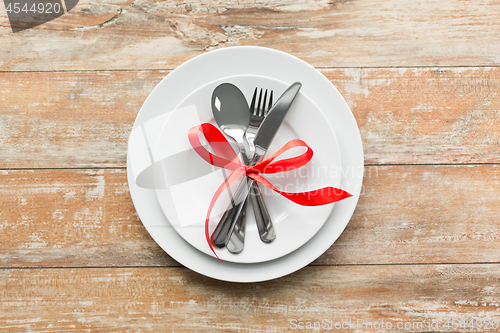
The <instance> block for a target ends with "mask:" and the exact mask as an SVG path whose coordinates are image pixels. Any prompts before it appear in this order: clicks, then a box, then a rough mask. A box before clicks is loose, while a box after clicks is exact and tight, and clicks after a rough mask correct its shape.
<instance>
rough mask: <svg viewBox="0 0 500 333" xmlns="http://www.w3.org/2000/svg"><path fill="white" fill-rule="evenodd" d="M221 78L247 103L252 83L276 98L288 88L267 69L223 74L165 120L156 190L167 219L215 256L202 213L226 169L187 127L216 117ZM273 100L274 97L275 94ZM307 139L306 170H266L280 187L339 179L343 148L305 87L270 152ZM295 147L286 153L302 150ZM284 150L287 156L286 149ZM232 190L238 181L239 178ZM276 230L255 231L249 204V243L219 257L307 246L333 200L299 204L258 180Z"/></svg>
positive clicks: (266, 256)
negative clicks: (263, 234) (264, 236)
mask: <svg viewBox="0 0 500 333" xmlns="http://www.w3.org/2000/svg"><path fill="white" fill-rule="evenodd" d="M221 83H232V84H234V85H236V86H237V87H238V88H240V90H241V91H242V92H243V94H244V95H245V97H246V99H247V101H248V103H249V104H250V101H251V98H252V94H253V91H254V89H255V87H264V88H266V89H270V90H273V93H274V94H275V96H276V97H275V98H278V97H279V96H280V95H281V94H282V93H283V92H284V91H285V90H286V89H287V88H288V86H289V85H287V84H286V83H284V82H281V81H278V80H275V79H271V78H268V77H264V76H255V75H239V76H232V77H226V78H223V79H219V80H216V81H213V82H210V83H209V84H206V85H204V86H203V87H201V88H199V89H197V90H196V91H194V92H193V93H191V94H190V95H189V96H188V97H186V98H185V99H184V100H183V101H182V102H181V103H180V104H179V105H178V106H177V108H176V110H174V111H173V112H170V116H169V118H168V119H167V121H166V122H165V125H164V126H163V128H162V130H161V132H160V135H159V137H158V143H157V145H156V150H155V152H154V156H153V158H154V161H155V162H157V163H159V168H158V170H159V171H160V172H161V174H159V175H157V178H156V186H155V187H156V188H157V190H156V193H157V196H158V199H159V203H160V206H161V207H162V209H163V212H164V214H165V216H166V217H167V220H168V221H169V222H170V223H171V224H172V226H173V227H174V229H175V230H176V231H177V232H178V233H179V234H180V235H181V236H182V237H183V238H184V239H185V240H186V241H187V242H188V243H190V244H191V245H192V246H194V247H195V248H197V249H198V250H200V251H202V252H204V253H206V254H208V255H210V256H214V254H213V252H212V251H211V249H210V247H209V246H208V244H207V241H206V238H205V216H206V214H207V207H208V206H209V204H210V201H211V199H212V197H213V195H214V193H215V191H216V190H217V188H218V187H219V185H220V184H222V182H223V181H224V179H225V178H226V177H227V176H228V174H229V172H227V171H225V172H224V171H223V170H221V169H219V168H216V169H214V168H212V167H211V166H210V165H209V164H208V163H207V162H205V161H203V160H202V159H201V158H200V157H199V156H198V155H197V154H196V152H195V151H194V149H192V147H191V145H190V143H189V140H188V136H187V133H188V131H189V129H190V128H192V127H194V126H197V125H200V124H201V123H212V124H215V120H214V117H213V115H212V110H211V104H210V102H211V97H212V92H213V91H214V89H215V88H216V87H217V86H218V85H219V84H221ZM275 101H276V100H275ZM292 139H301V140H304V141H305V142H306V143H307V144H308V145H309V147H311V149H312V150H313V152H314V156H313V158H312V160H311V161H310V162H309V163H308V164H307V165H306V166H304V167H302V168H301V169H297V170H294V171H290V172H283V173H280V174H275V175H265V177H266V178H267V179H268V180H270V181H271V183H273V184H274V185H275V186H276V187H278V188H279V189H281V190H284V191H287V192H303V191H311V190H316V189H320V188H323V187H326V186H333V187H338V186H340V181H341V163H340V150H339V148H338V144H337V139H336V137H335V135H334V133H333V130H332V128H331V126H330V124H329V123H328V121H327V120H326V118H325V116H324V115H323V114H322V112H321V110H319V109H318V107H317V106H316V105H315V104H314V103H313V102H312V100H311V99H309V98H308V97H307V96H305V95H304V94H303V93H300V92H299V94H298V95H297V97H296V98H295V100H294V102H293V104H292V106H291V107H290V110H289V112H288V114H287V116H286V118H285V120H284V122H283V124H282V125H281V127H280V129H279V131H278V133H277V135H276V137H275V139H274V141H273V143H272V145H271V147H270V148H269V151H268V154H267V155H268V156H269V155H271V154H272V153H274V152H275V151H277V150H278V149H279V148H281V147H282V146H284V145H285V144H286V143H287V142H288V141H289V140H292ZM303 150H304V149H303V148H302V149H295V152H294V151H290V152H288V155H289V156H288V157H291V156H296V155H298V154H300V153H302V152H303ZM283 157H284V156H283ZM234 185H235V186H234V187H233V193H234V190H235V188H236V187H237V186H236V185H237V183H235V184H234ZM260 187H261V190H262V193H263V197H264V200H265V202H266V205H267V207H268V209H269V212H270V214H271V218H272V221H273V225H274V227H275V231H276V239H275V240H274V241H273V242H272V243H263V242H262V241H261V240H260V238H259V234H258V230H257V226H256V224H255V217H254V215H253V210H252V209H250V207H249V209H248V217H247V227H246V236H245V247H244V249H243V251H242V252H241V253H239V254H237V255H235V254H231V253H229V251H227V249H218V248H214V250H215V252H216V253H217V255H218V256H219V258H220V259H221V260H225V261H232V262H239V263H258V262H264V261H268V260H274V259H277V258H279V257H282V256H284V255H286V254H289V253H290V252H292V251H294V250H296V249H298V248H299V247H301V246H302V245H304V244H305V243H306V242H307V241H308V240H309V239H311V237H312V236H314V234H316V232H317V231H318V230H319V229H320V228H321V227H322V226H323V224H324V223H325V221H326V219H327V218H328V216H329V215H330V213H331V211H332V208H333V204H329V205H324V206H316V207H307V206H301V205H297V204H295V203H293V202H291V201H289V200H287V199H286V198H284V197H282V196H281V195H279V194H277V193H275V192H274V191H272V190H270V189H268V188H266V187H264V186H260ZM224 194H225V195H224V196H221V198H219V201H218V204H217V205H216V206H215V208H216V209H214V210H213V211H212V217H213V218H212V219H211V222H212V223H211V225H212V227H211V230H213V229H214V228H215V226H216V225H217V222H218V221H219V219H220V217H221V216H222V213H223V212H224V210H225V209H226V207H227V205H228V204H229V202H230V196H229V193H228V192H225V193H224Z"/></svg>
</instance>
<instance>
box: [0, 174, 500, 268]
mask: <svg viewBox="0 0 500 333" xmlns="http://www.w3.org/2000/svg"><path fill="white" fill-rule="evenodd" d="M365 174H366V176H365V181H364V185H363V191H362V195H361V199H360V202H359V204H358V208H357V209H356V211H355V213H354V215H353V217H352V219H351V221H350V222H349V224H348V226H347V228H346V230H345V231H344V233H343V234H342V235H341V237H340V238H339V239H338V240H337V242H336V243H335V244H334V245H333V246H332V247H331V248H330V249H329V250H328V251H327V252H326V253H325V254H323V255H322V256H321V257H320V258H319V259H317V260H316V261H315V262H314V265H338V264H347V265H360V264H416V263H418V264H424V263H436V264H437V263H477V262H484V263H494V262H498V258H499V256H500V248H499V246H498V244H499V241H500V225H499V224H498V222H497V217H498V216H499V215H500V208H499V206H498V205H497V203H498V201H499V200H500V193H499V192H498V183H500V166H499V165H482V166H459V165H456V166H453V165H451V166H430V165H429V166H372V167H367V168H366V170H365ZM0 184H1V185H0V198H1V200H0V221H1V222H0V229H1V230H2V232H1V233H0V244H1V251H0V265H1V266H3V267H96V266H97V267H103V266H107V267H110V266H178V264H177V263H176V262H175V261H174V260H172V259H171V258H170V257H169V256H168V255H167V254H165V253H164V252H163V251H162V250H161V249H160V248H159V247H158V246H157V245H156V243H155V242H154V241H153V240H152V239H151V238H150V236H149V235H148V233H147V231H146V230H145V228H144V227H143V225H142V223H141V222H140V220H139V219H138V217H137V215H136V213H135V208H134V206H133V204H132V201H131V199H130V196H129V193H128V186H127V179H126V170H122V169H118V170H113V169H111V170H109V169H107V170H14V171H3V172H2V174H1V175H0Z"/></svg>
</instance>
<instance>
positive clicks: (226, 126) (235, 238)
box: [211, 83, 267, 254]
mask: <svg viewBox="0 0 500 333" xmlns="http://www.w3.org/2000/svg"><path fill="white" fill-rule="evenodd" d="M211 105H212V113H213V115H214V118H215V121H216V122H217V125H219V128H220V129H221V130H222V131H223V132H224V133H225V134H226V135H228V136H230V137H232V138H233V139H234V140H235V141H236V143H237V144H238V148H239V150H240V153H241V157H242V159H243V162H244V163H245V164H248V161H249V158H250V157H252V156H253V151H252V152H251V154H250V155H249V153H250V152H249V151H247V149H246V147H245V141H246V140H247V139H246V136H245V133H246V130H247V127H248V126H249V123H250V119H251V115H250V110H249V109H248V104H247V101H246V99H245V96H244V95H243V93H242V92H241V91H240V90H239V89H238V88H237V87H236V86H234V85H233V84H230V83H223V84H221V85H219V86H217V87H216V88H215V90H214V92H213V94H212V101H211ZM259 196H260V192H259V193H258V195H256V196H255V198H251V200H260V202H262V203H263V200H262V198H261V197H259ZM234 204H235V203H234V202H233V206H234ZM255 205H257V203H255ZM246 206H247V201H246V200H245V202H244V203H243V207H242V214H241V215H240V217H239V218H238V221H237V223H235V224H233V225H232V226H231V225H221V223H219V224H218V225H217V227H216V229H215V231H214V233H215V232H217V233H218V232H220V229H221V228H222V227H231V228H232V229H231V230H227V231H226V230H224V232H225V233H228V235H229V236H230V238H228V239H227V240H226V242H225V243H223V244H222V243H218V244H216V245H217V246H218V247H224V246H227V249H228V251H229V252H231V253H235V254H236V253H240V252H241V251H242V250H243V247H244V240H245V219H246V214H245V213H246ZM266 211H267V209H266ZM255 214H256V216H259V217H258V218H259V219H260V220H262V219H263V217H260V214H261V213H259V212H255Z"/></svg>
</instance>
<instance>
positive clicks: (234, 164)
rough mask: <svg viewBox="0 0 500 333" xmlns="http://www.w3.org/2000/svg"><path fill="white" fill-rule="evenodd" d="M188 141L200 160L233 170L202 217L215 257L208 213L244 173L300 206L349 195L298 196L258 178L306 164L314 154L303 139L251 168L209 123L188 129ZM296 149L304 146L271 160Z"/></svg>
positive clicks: (328, 190)
mask: <svg viewBox="0 0 500 333" xmlns="http://www.w3.org/2000/svg"><path fill="white" fill-rule="evenodd" d="M199 134H203V136H204V137H205V139H206V140H207V142H208V145H209V146H210V147H211V148H212V150H213V151H214V153H215V155H214V154H212V153H211V152H209V151H208V150H207V149H205V147H203V145H202V144H201V142H200V137H199ZM188 138H189V142H190V143H191V146H192V147H193V149H194V150H195V151H196V153H197V154H198V155H199V156H200V157H201V158H203V159H204V160H205V161H207V162H208V163H210V164H211V165H214V166H217V167H221V168H224V169H227V170H231V171H232V172H231V174H230V175H229V176H228V177H227V178H226V179H225V180H224V182H223V183H222V184H221V185H220V186H219V188H218V189H217V191H216V192H215V194H214V196H213V198H212V200H211V201H210V206H209V208H208V212H207V216H206V218H205V237H206V239H207V243H208V246H210V249H211V250H212V252H213V253H214V254H215V256H216V257H217V258H219V257H218V256H217V254H216V253H215V251H214V248H213V246H212V241H211V240H210V233H209V230H208V226H209V221H210V214H211V213H212V208H213V206H214V205H215V202H216V201H217V199H218V198H219V196H220V195H221V194H222V192H224V190H225V189H226V188H228V187H229V185H231V184H232V183H234V182H235V181H236V180H237V179H238V178H239V177H241V176H243V175H245V174H246V176H247V177H250V178H251V179H253V180H254V181H256V182H259V183H261V184H262V185H264V186H267V187H269V188H270V189H272V190H273V191H275V192H277V193H279V194H281V195H282V196H284V197H285V198H287V199H289V200H291V201H293V202H295V203H297V204H299V205H303V206H320V205H326V204H330V203H334V202H337V201H340V200H343V199H346V198H349V197H351V196H352V195H351V194H350V193H348V192H346V191H344V190H341V189H338V188H334V187H324V188H322V189H318V190H314V191H308V192H299V193H290V192H283V191H280V190H278V189H277V188H276V187H275V186H274V185H273V184H271V183H270V182H269V181H268V180H267V179H265V178H264V177H262V176H261V175H260V174H261V173H262V174H272V173H279V172H284V171H291V170H295V169H298V168H300V167H302V166H304V165H306V164H307V163H309V161H310V160H311V159H312V157H313V151H312V149H311V148H310V147H309V146H308V145H307V144H306V143H305V142H304V141H302V140H297V139H296V140H291V141H289V142H288V143H286V144H285V145H284V146H283V147H282V148H281V149H279V150H278V151H277V152H275V153H274V154H272V155H271V156H269V157H268V158H266V159H265V160H262V161H261V162H259V163H257V164H256V165H254V166H253V167H249V166H247V165H245V164H243V163H242V162H241V161H240V159H239V158H238V154H236V152H235V151H234V150H233V148H232V147H231V145H230V144H229V142H228V141H227V140H226V137H225V136H224V135H223V134H222V133H221V132H220V131H219V130H218V129H217V127H215V126H213V125H212V124H208V123H204V124H201V125H199V126H195V127H193V128H191V129H190V130H189V133H188ZM295 147H305V148H306V152H304V153H303V154H300V155H298V156H295V157H292V158H287V159H282V160H279V161H276V162H274V160H275V159H276V158H277V157H278V156H279V155H281V154H283V153H284V152H286V151H288V150H290V149H292V148H295Z"/></svg>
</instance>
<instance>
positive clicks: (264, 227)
mask: <svg viewBox="0 0 500 333" xmlns="http://www.w3.org/2000/svg"><path fill="white" fill-rule="evenodd" d="M249 197H250V201H251V202H252V207H253V212H254V215H255V222H256V223H257V229H258V230H259V236H260V239H261V240H262V241H263V242H264V243H271V242H272V241H273V240H274V239H275V238H276V233H275V232H274V227H273V223H272V220H271V215H270V214H269V211H268V210H267V206H266V204H265V203H264V199H263V198H262V193H261V192H260V189H259V185H257V183H255V182H253V184H252V187H251V189H250V194H249Z"/></svg>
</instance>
